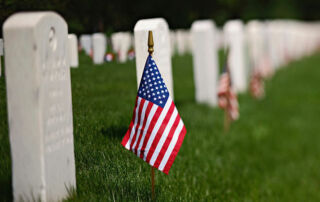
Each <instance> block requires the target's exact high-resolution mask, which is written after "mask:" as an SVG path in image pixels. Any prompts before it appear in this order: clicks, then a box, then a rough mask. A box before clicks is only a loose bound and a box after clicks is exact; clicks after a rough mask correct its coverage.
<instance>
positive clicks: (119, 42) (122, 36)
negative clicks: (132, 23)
mask: <svg viewBox="0 0 320 202" xmlns="http://www.w3.org/2000/svg"><path fill="white" fill-rule="evenodd" d="M111 40H112V45H113V49H114V51H115V52H116V53H117V54H118V60H119V62H120V63H124V62H126V61H127V60H128V51H129V49H130V48H131V47H132V44H133V37H132V34H131V33H130V32H116V33H113V34H112V36H111Z"/></svg>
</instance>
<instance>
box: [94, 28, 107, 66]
mask: <svg viewBox="0 0 320 202" xmlns="http://www.w3.org/2000/svg"><path fill="white" fill-rule="evenodd" d="M92 48H93V63H94V64H102V63H103V62H104V56H105V54H106V50H107V39H106V36H105V35H104V34H102V33H95V34H93V35H92Z"/></svg>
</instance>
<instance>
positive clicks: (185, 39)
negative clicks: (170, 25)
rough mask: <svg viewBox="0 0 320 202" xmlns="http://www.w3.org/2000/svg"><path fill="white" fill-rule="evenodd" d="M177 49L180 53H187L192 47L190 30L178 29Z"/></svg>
mask: <svg viewBox="0 0 320 202" xmlns="http://www.w3.org/2000/svg"><path fill="white" fill-rule="evenodd" d="M175 33H176V37H175V38H176V42H177V51H178V54H179V55H183V54H186V53H187V52H189V51H190V49H191V42H190V41H191V40H190V33H189V31H188V30H183V29H178V30H177V31H176V32H175Z"/></svg>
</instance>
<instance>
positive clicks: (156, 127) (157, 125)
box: [143, 96, 172, 161]
mask: <svg viewBox="0 0 320 202" xmlns="http://www.w3.org/2000/svg"><path fill="white" fill-rule="evenodd" d="M171 104H172V99H171V97H170V96H169V98H168V100H167V102H166V105H165V106H164V108H163V110H162V112H161V114H160V116H159V119H158V121H157V123H156V124H155V126H154V128H153V130H152V132H151V135H150V138H149V141H148V144H147V146H146V149H145V152H144V157H143V160H144V161H146V159H147V155H148V153H149V149H150V147H151V145H152V143H153V140H154V138H155V136H156V134H157V132H158V130H159V128H160V126H161V125H162V121H163V119H164V118H165V117H166V115H167V112H168V110H169V108H170V106H171Z"/></svg>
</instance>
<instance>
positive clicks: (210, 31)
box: [191, 20, 218, 106]
mask: <svg viewBox="0 0 320 202" xmlns="http://www.w3.org/2000/svg"><path fill="white" fill-rule="evenodd" d="M215 30H216V29H215V25H214V24H213V22H212V21H211V20H198V21H195V22H193V23H192V26H191V39H192V55H193V72H194V81H195V93H196V100H197V102H199V103H207V104H209V105H210V106H216V105H217V93H218V92H217V85H218V57H217V54H218V50H217V45H216V40H215V37H216V36H215Z"/></svg>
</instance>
